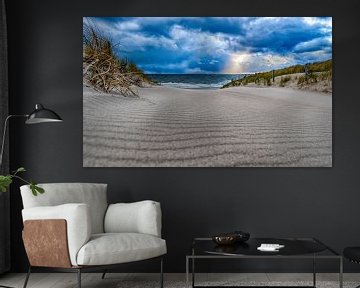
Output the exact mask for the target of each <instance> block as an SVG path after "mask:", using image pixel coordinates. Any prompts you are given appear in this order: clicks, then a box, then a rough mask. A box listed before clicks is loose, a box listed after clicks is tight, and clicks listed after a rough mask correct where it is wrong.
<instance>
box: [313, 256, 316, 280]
mask: <svg viewBox="0 0 360 288" xmlns="http://www.w3.org/2000/svg"><path fill="white" fill-rule="evenodd" d="M313 286H314V287H316V257H315V254H314V258H313Z"/></svg>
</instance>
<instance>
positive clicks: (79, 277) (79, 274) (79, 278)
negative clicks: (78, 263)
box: [77, 269, 81, 288]
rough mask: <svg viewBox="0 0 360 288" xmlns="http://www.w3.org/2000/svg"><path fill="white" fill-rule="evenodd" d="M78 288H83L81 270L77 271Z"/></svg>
mask: <svg viewBox="0 0 360 288" xmlns="http://www.w3.org/2000/svg"><path fill="white" fill-rule="evenodd" d="M77 282H78V288H81V269H77Z"/></svg>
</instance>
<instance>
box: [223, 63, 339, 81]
mask: <svg viewBox="0 0 360 288" xmlns="http://www.w3.org/2000/svg"><path fill="white" fill-rule="evenodd" d="M295 73H305V66H304V65H294V66H290V67H286V68H282V69H277V70H274V77H278V76H284V75H289V74H295ZM331 77H332V59H330V60H327V61H322V62H315V63H311V64H307V75H304V76H300V77H299V80H298V84H299V85H302V84H303V83H307V84H309V83H314V82H316V81H317V80H318V78H319V80H320V79H321V80H328V79H331ZM272 78H273V71H267V72H260V73H255V74H252V75H246V76H245V77H244V78H242V79H238V80H233V81H231V82H229V83H227V84H225V85H224V86H223V87H222V88H228V87H235V86H242V85H247V84H249V83H255V84H263V85H267V86H271V85H272V84H271V83H272ZM290 79H291V78H290V77H289V76H284V77H282V78H281V80H280V86H285V83H286V82H288V81H289V80H290Z"/></svg>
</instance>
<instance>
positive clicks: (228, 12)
mask: <svg viewBox="0 0 360 288" xmlns="http://www.w3.org/2000/svg"><path fill="white" fill-rule="evenodd" d="M7 4H8V13H9V15H8V19H9V50H10V51H9V54H10V104H11V106H10V108H11V112H12V113H25V112H28V111H30V110H32V106H33V105H34V103H38V102H40V103H43V104H45V105H46V106H48V107H51V108H53V109H55V110H56V111H58V112H59V114H60V115H61V116H62V117H63V118H64V120H65V122H64V123H63V124H60V125H50V126H46V125H43V126H42V125H35V126H28V127H26V128H25V126H24V124H23V122H22V121H20V120H19V121H18V120H16V121H13V122H12V125H11V161H12V162H11V166H12V168H16V167H18V166H20V165H23V166H25V167H26V168H27V169H28V170H29V172H28V174H27V176H28V177H30V178H33V179H36V180H37V181H38V182H66V181H69V182H78V181H84V182H105V183H108V184H109V201H110V202H118V201H137V200H142V199H154V200H157V201H160V202H161V204H162V209H163V236H164V237H165V238H166V240H167V243H168V250H169V253H168V258H167V262H166V265H165V268H166V271H169V272H170V271H171V272H180V271H184V269H185V265H184V264H185V257H184V255H185V253H186V252H187V250H188V248H189V245H190V243H191V239H192V237H195V236H208V235H212V234H213V233H216V232H219V231H228V230H233V229H244V230H247V231H250V232H251V234H252V235H256V236H269V235H270V236H275V237H288V236H291V237H292V236H301V237H307V236H314V237H317V238H319V239H322V240H323V241H324V242H326V243H328V244H329V245H331V246H333V247H334V248H336V249H338V250H339V251H340V250H341V249H342V248H343V247H344V246H348V245H360V223H359V220H360V209H359V203H360V193H359V187H360V173H359V169H358V167H359V163H360V152H359V143H360V141H359V140H360V129H359V123H360V113H359V103H360V101H359V98H360V96H359V92H358V87H357V86H358V82H359V80H358V79H359V77H360V76H359V73H358V71H359V67H360V63H359V44H360V38H359V35H360V33H359V27H360V17H359V15H358V13H359V11H360V2H359V1H358V0H353V1H345V0H343V1H328V0H324V1H320V0H311V1H307V0H306V1H305V0H301V1H299V0H292V1H288V0H274V1H268V0H261V1H260V0H258V1H248V0H246V1H239V0H233V1H208V0H197V1H185V0H176V1H175V0H172V1H169V0H152V1H148V0H131V1H130V0H129V1H119V0H107V1H105V0H102V1H99V0H96V1H95V0H76V1H75V0H72V1H70V0H61V1H47V0H32V1H20V0H11V1H10V0H8V1H7ZM319 15H324V16H333V17H334V18H333V20H334V78H335V81H334V98H333V99H334V129H333V131H334V138H333V139H334V141H333V142H334V145H333V147H334V152H333V153H334V167H333V168H330V169H323V168H318V169H302V168H301V169H297V168H294V169H283V168H274V169H268V168H266V169H263V168H239V169H123V168H118V169H113V168H111V169H110V168H83V167H82V68H81V67H82V17H83V16H319ZM11 192H12V195H11V197H12V199H11V206H12V207H11V211H12V262H13V265H12V270H13V271H23V270H24V268H25V266H26V263H27V260H26V256H25V254H24V250H23V245H22V241H21V228H22V226H21V216H20V215H21V208H22V204H21V199H20V195H19V193H18V190H17V184H15V185H13V186H12V191H11ZM254 266H257V267H258V268H264V269H265V268H268V269H270V270H271V269H272V270H277V269H279V268H281V267H284V266H285V264H279V265H277V266H266V265H265V264H264V263H259V262H258V263H250V264H249V266H247V267H249V268H253V267H254ZM124 267H125V268H124V269H126V270H131V271H141V270H143V271H151V270H155V269H156V268H157V266H155V263H150V264H144V265H130V266H124ZM210 267H214V265H210ZM232 267H234V266H232ZM294 267H295V266H294ZM332 267H333V266H332ZM336 267H337V266H336ZM218 268H219V267H218ZM220 268H221V269H223V270H226V269H230V265H223V266H222V267H220ZM287 268H289V267H287ZM333 268H335V267H333ZM357 268H358V267H357V266H356V267H355V266H350V265H349V266H347V269H357ZM214 269H215V268H214ZM289 269H290V268H289Z"/></svg>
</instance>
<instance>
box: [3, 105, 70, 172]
mask: <svg viewBox="0 0 360 288" xmlns="http://www.w3.org/2000/svg"><path fill="white" fill-rule="evenodd" d="M15 117H23V118H27V119H26V121H25V124H39V123H47V122H62V121H63V120H62V119H61V117H60V116H59V115H58V114H56V113H55V112H54V111H52V110H50V109H47V108H44V106H43V105H41V104H36V105H35V110H34V111H33V112H31V113H30V114H19V115H9V116H7V117H6V119H5V124H4V132H3V138H2V145H1V152H0V167H1V165H2V159H3V154H4V146H5V141H6V132H7V125H8V122H9V120H10V119H11V118H15Z"/></svg>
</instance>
